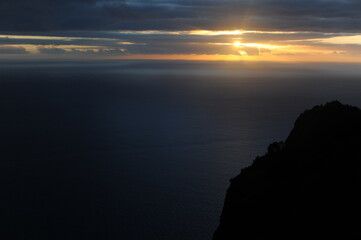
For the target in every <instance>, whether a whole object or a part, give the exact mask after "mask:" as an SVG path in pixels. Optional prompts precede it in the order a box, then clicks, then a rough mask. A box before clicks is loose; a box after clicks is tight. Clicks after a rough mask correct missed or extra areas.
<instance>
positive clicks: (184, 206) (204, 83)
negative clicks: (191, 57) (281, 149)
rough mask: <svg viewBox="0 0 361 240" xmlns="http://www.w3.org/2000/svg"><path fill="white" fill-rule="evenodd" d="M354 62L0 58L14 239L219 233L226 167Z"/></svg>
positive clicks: (156, 239)
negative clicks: (336, 63) (100, 60)
mask: <svg viewBox="0 0 361 240" xmlns="http://www.w3.org/2000/svg"><path fill="white" fill-rule="evenodd" d="M359 69H360V68H359V66H357V65H322V64H316V65H315V64H308V65H297V64H270V63H221V62H213V63H200V62H159V61H153V62H142V61H120V62H92V63H80V62H50V63H49V62H48V63H46V62H39V61H37V62H33V63H26V62H1V63H0V136H1V140H0V186H1V195H0V221H1V225H0V229H1V233H2V234H6V235H7V236H8V237H7V239H47V240H50V239H71V240H72V239H132V240H133V239H134V240H143V239H149V240H162V239H164V240H183V239H184V240H186V239H187V240H188V239H189V240H192V239H194V240H206V239H211V236H212V233H213V231H214V230H215V228H216V226H217V224H218V219H219V216H220V213H221V209H222V205H223V200H224V197H225V193H226V190H227V187H228V184H229V182H228V181H229V179H230V178H231V177H234V176H235V175H237V174H238V173H239V172H240V169H241V168H242V167H245V166H247V165H249V164H251V163H252V161H253V159H254V158H255V157H256V156H257V155H262V154H263V153H264V152H265V151H266V149H267V146H268V144H269V143H271V142H273V141H279V140H283V139H285V138H286V137H287V135H288V133H289V131H290V130H291V129H292V126H293V123H294V121H295V119H296V118H297V116H298V115H299V114H300V113H301V112H302V111H303V110H305V109H306V108H310V107H312V106H313V105H316V104H322V103H326V102H328V101H331V100H335V99H337V100H339V101H341V102H343V103H348V104H352V105H356V106H361V95H360V92H361V78H360V76H361V70H359Z"/></svg>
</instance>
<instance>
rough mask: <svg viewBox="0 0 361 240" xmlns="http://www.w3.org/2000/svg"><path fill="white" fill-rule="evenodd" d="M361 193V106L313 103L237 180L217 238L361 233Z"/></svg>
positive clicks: (351, 235) (320, 236)
mask: <svg viewBox="0 0 361 240" xmlns="http://www.w3.org/2000/svg"><path fill="white" fill-rule="evenodd" d="M360 195H361V110H360V109H358V108H357V107H352V106H348V105H343V104H341V103H339V102H337V101H334V102H330V103H327V104H326V105H321V106H315V107H314V108H312V109H311V110H307V111H305V112H304V113H303V114H301V116H299V118H298V119H297V121H296V123H295V126H294V128H293V130H292V131H291V133H290V135H289V137H288V138H287V139H286V141H285V142H280V143H273V144H271V145H270V146H269V147H268V152H267V153H266V154H265V155H264V156H262V157H257V158H256V159H255V160H254V162H253V164H252V165H251V166H250V167H247V168H245V169H242V171H241V173H240V175H238V176H237V177H235V178H233V179H232V180H231V185H230V187H229V189H228V191H227V196H226V200H225V203H224V208H223V212H222V215H221V219H220V224H219V227H218V228H217V230H216V231H215V233H214V237H213V240H233V239H245V240H253V239H290V240H292V239H319V240H320V239H327V238H332V239H335V237H336V239H361V196H360Z"/></svg>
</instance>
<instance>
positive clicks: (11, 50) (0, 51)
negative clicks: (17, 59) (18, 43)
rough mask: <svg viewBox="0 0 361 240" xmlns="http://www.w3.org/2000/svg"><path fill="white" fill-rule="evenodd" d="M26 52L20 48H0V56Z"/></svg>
mask: <svg viewBox="0 0 361 240" xmlns="http://www.w3.org/2000/svg"><path fill="white" fill-rule="evenodd" d="M27 53H28V52H27V51H26V50H25V48H22V47H12V46H0V54H27Z"/></svg>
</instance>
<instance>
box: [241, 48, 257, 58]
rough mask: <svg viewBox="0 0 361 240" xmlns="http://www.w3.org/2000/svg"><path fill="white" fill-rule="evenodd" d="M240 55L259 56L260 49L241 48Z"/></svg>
mask: <svg viewBox="0 0 361 240" xmlns="http://www.w3.org/2000/svg"><path fill="white" fill-rule="evenodd" d="M239 53H240V54H241V55H244V54H247V55H249V56H259V55H260V49H259V48H257V47H242V48H241V51H239Z"/></svg>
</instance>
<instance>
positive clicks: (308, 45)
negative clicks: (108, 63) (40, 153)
mask: <svg viewBox="0 0 361 240" xmlns="http://www.w3.org/2000/svg"><path fill="white" fill-rule="evenodd" d="M0 59H165V60H166V59H172V60H230V61H237V60H249V61H306V62H357V63H358V62H361V1H360V0H16V1H14V0H1V1H0Z"/></svg>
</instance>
